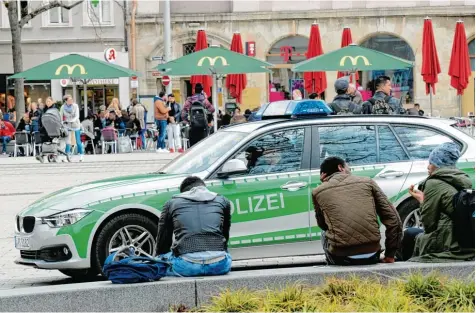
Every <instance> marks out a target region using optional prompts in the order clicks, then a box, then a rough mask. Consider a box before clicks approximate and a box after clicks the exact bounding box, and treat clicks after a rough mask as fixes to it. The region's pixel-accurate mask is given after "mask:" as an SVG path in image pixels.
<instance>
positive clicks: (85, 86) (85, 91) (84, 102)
mask: <svg viewBox="0 0 476 313" xmlns="http://www.w3.org/2000/svg"><path fill="white" fill-rule="evenodd" d="M87 91H88V86H87V85H86V80H84V82H83V92H84V100H83V105H84V119H86V118H87V117H88V93H87Z"/></svg>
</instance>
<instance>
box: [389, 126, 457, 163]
mask: <svg viewBox="0 0 476 313" xmlns="http://www.w3.org/2000/svg"><path fill="white" fill-rule="evenodd" d="M394 128H395V131H396V132H397V134H398V137H400V139H401V141H402V143H403V144H404V145H405V147H406V148H407V151H408V153H409V154H410V157H411V158H412V159H413V160H428V157H429V156H430V153H431V151H433V149H435V148H436V147H438V146H439V145H440V144H442V143H445V142H455V141H454V140H453V139H451V138H450V137H448V136H445V135H442V134H440V133H437V132H436V131H433V130H431V129H428V128H420V127H408V126H394ZM455 143H456V144H458V143H457V142H455Z"/></svg>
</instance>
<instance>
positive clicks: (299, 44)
mask: <svg viewBox="0 0 476 313" xmlns="http://www.w3.org/2000/svg"><path fill="white" fill-rule="evenodd" d="M308 43H309V39H308V38H307V37H304V36H290V37H286V38H284V39H281V40H279V41H278V42H276V43H275V44H274V45H273V46H272V47H271V49H270V50H269V52H268V54H267V55H266V61H267V62H269V63H271V64H273V65H274V66H273V67H272V68H271V71H272V73H271V74H269V75H268V76H269V82H270V84H269V101H279V100H284V99H290V98H291V97H292V92H293V90H295V89H299V90H300V91H301V94H302V95H305V90H304V79H303V74H302V73H294V72H292V71H291V69H292V67H293V65H294V64H296V63H299V62H301V61H304V60H306V52H307V46H308Z"/></svg>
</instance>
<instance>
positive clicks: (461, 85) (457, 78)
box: [448, 21, 471, 95]
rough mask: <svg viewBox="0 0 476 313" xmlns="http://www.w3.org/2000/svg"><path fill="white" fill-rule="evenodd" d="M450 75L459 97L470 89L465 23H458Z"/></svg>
mask: <svg viewBox="0 0 476 313" xmlns="http://www.w3.org/2000/svg"><path fill="white" fill-rule="evenodd" d="M448 75H450V77H451V86H452V87H454V88H455V89H456V91H457V94H458V95H462V94H463V92H464V90H465V89H466V87H468V82H469V77H470V76H471V67H470V63H469V52H468V43H467V42H466V31H465V29H464V24H463V21H458V22H457V23H456V30H455V37H454V39H453V50H452V51H451V59H450V67H449V70H448Z"/></svg>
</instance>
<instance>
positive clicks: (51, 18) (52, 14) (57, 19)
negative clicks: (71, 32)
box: [47, 8, 71, 26]
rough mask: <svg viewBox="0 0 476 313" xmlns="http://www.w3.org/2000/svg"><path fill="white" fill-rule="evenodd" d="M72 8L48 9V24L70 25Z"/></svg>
mask: <svg viewBox="0 0 476 313" xmlns="http://www.w3.org/2000/svg"><path fill="white" fill-rule="evenodd" d="M70 14H71V10H67V9H65V8H52V9H50V10H48V11H47V15H48V25H52V26H64V25H70V21H71V16H70Z"/></svg>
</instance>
